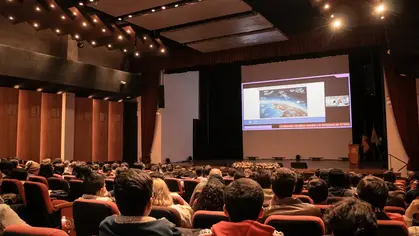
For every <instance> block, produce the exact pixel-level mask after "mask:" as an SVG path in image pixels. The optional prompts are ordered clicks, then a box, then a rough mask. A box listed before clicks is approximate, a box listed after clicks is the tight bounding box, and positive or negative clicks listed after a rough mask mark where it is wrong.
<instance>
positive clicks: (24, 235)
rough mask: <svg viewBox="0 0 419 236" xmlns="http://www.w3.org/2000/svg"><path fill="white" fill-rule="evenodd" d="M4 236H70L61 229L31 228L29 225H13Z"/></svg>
mask: <svg viewBox="0 0 419 236" xmlns="http://www.w3.org/2000/svg"><path fill="white" fill-rule="evenodd" d="M3 235H4V236H68V234H67V233H66V232H64V231H62V230H59V229H51V228H41V227H31V226H29V225H11V226H8V227H7V228H6V229H5V230H4V232H3Z"/></svg>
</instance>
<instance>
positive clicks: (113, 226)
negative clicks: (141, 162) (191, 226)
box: [99, 169, 181, 236]
mask: <svg viewBox="0 0 419 236" xmlns="http://www.w3.org/2000/svg"><path fill="white" fill-rule="evenodd" d="M152 193H153V180H152V179H151V177H150V176H149V175H148V174H147V173H145V172H143V171H140V170H134V169H129V170H127V171H124V172H122V173H120V174H119V175H117V176H116V177H115V198H116V204H117V205H118V208H119V211H120V212H121V215H113V216H109V217H107V218H106V219H105V220H103V221H102V223H101V224H100V226H99V236H116V235H156V236H166V235H167V236H176V235H181V233H180V231H179V230H177V229H176V227H175V225H173V224H172V223H171V222H169V221H167V220H166V219H159V220H156V219H155V218H153V217H149V216H148V215H149V214H150V212H151V206H152Z"/></svg>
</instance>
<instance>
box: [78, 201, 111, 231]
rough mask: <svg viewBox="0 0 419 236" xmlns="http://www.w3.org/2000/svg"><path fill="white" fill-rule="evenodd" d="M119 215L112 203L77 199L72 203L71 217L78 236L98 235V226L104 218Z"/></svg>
mask: <svg viewBox="0 0 419 236" xmlns="http://www.w3.org/2000/svg"><path fill="white" fill-rule="evenodd" d="M114 214H119V210H118V207H117V206H116V204H115V203H113V202H108V201H100V200H86V199H78V200H76V201H74V203H73V217H74V225H75V227H76V233H77V235H78V236H91V235H98V234H99V225H100V222H102V221H103V220H104V219H105V218H106V217H108V216H111V215H114Z"/></svg>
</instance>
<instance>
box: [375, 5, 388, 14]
mask: <svg viewBox="0 0 419 236" xmlns="http://www.w3.org/2000/svg"><path fill="white" fill-rule="evenodd" d="M385 10H386V7H385V6H384V5H383V4H380V5H378V6H377V7H376V8H375V11H376V12H378V13H383V12H384V11H385Z"/></svg>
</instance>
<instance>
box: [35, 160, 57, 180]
mask: <svg viewBox="0 0 419 236" xmlns="http://www.w3.org/2000/svg"><path fill="white" fill-rule="evenodd" d="M38 175H39V176H42V177H45V178H46V179H48V178H50V177H52V176H54V172H53V168H52V164H51V163H43V164H41V168H40V169H39V174H38Z"/></svg>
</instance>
